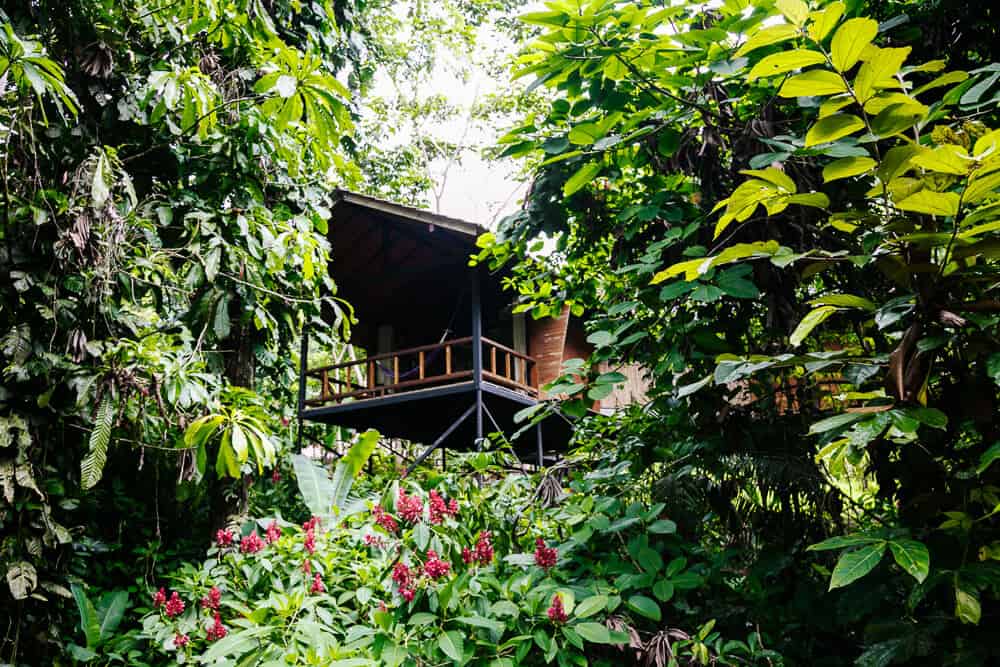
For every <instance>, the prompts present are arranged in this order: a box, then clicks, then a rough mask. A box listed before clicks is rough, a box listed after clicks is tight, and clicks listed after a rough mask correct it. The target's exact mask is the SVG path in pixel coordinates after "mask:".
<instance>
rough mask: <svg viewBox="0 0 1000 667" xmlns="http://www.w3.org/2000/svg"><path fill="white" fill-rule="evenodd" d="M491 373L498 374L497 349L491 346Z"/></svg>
mask: <svg viewBox="0 0 1000 667" xmlns="http://www.w3.org/2000/svg"><path fill="white" fill-rule="evenodd" d="M490 373H493V374H494V375H496V374H497V349H496V348H495V347H493V346H492V345H491V346H490Z"/></svg>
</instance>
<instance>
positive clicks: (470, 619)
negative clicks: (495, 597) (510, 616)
mask: <svg viewBox="0 0 1000 667" xmlns="http://www.w3.org/2000/svg"><path fill="white" fill-rule="evenodd" d="M455 620H456V621H458V622H459V623H465V624H466V625H471V626H473V627H476V628H485V629H487V630H490V631H492V632H503V630H504V628H505V627H507V626H506V625H505V624H504V623H503V622H502V621H495V620H493V619H491V618H484V617H482V616H458V617H456V618H455Z"/></svg>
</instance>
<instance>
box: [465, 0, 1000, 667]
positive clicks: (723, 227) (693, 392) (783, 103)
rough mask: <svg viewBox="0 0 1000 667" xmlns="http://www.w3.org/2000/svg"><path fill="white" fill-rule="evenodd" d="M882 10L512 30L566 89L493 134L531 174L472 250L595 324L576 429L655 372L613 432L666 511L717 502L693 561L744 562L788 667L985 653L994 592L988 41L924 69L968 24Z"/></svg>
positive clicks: (724, 10)
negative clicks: (601, 403) (590, 411)
mask: <svg viewBox="0 0 1000 667" xmlns="http://www.w3.org/2000/svg"><path fill="white" fill-rule="evenodd" d="M934 6H936V5H934ZM878 9H880V10H882V11H886V12H887V13H886V15H884V16H882V17H881V18H883V22H882V23H879V22H878V21H877V20H875V19H873V18H870V17H869V16H867V15H866V12H865V11H864V8H862V7H860V6H859V4H858V3H854V4H851V3H847V4H845V3H842V2H829V3H812V5H807V4H806V3H804V2H800V1H798V0H779V1H778V2H776V3H773V4H772V3H764V2H761V3H752V2H751V3H746V2H726V3H722V4H721V5H720V6H718V7H716V8H715V9H713V10H710V11H705V9H704V8H703V7H702V6H701V5H697V4H695V3H690V4H687V3H677V4H673V5H671V6H670V7H663V8H659V7H655V6H645V7H640V6H632V5H629V6H623V5H611V4H608V3H601V2H593V3H582V4H580V5H579V6H578V5H576V4H573V5H572V6H570V5H569V4H562V3H551V4H549V5H548V9H547V10H546V11H542V12H537V13H533V14H530V15H528V16H526V17H524V18H525V20H527V21H529V22H531V23H534V24H537V25H539V26H542V27H543V29H544V32H543V34H542V35H541V36H540V37H539V39H538V40H536V41H535V42H533V43H532V45H531V46H530V47H529V49H528V50H527V51H526V53H525V54H524V55H523V56H522V58H521V62H522V64H523V66H522V68H521V71H520V73H521V74H522V75H525V76H531V77H534V78H535V81H536V84H535V85H540V86H545V87H548V88H551V89H552V91H553V93H554V97H555V98H554V99H553V101H552V103H551V107H550V109H549V110H548V111H547V112H546V113H544V114H539V115H537V116H534V117H530V118H528V119H526V122H525V123H524V124H523V125H521V126H520V127H517V128H515V129H514V130H512V131H511V132H510V134H509V135H508V136H507V138H506V142H507V144H508V146H509V147H508V149H507V152H508V153H509V154H512V155H526V156H529V157H532V158H533V159H536V160H537V159H538V157H536V156H541V157H542V158H543V159H542V161H540V164H539V166H538V168H537V171H536V176H535V180H534V182H533V189H532V193H531V197H530V198H529V200H528V201H527V202H526V205H525V207H524V209H523V210H522V211H521V212H519V213H517V214H516V215H514V216H511V217H510V218H508V219H507V220H505V221H504V223H503V224H502V225H501V226H500V228H499V230H498V231H497V233H496V235H495V237H493V238H488V239H485V240H484V247H485V249H484V252H483V254H482V259H483V260H484V261H486V260H489V261H491V262H493V263H494V264H501V263H504V262H507V263H510V264H512V265H514V266H515V269H516V277H515V278H514V279H513V280H512V281H511V283H512V286H513V287H515V288H516V289H517V290H518V291H519V292H520V295H521V302H522V305H521V306H520V308H521V309H523V310H530V311H531V312H532V313H534V314H536V315H545V314H548V313H553V312H559V311H560V310H561V309H562V308H564V307H570V308H571V309H572V310H573V311H574V312H576V313H579V314H581V315H582V314H584V313H586V314H588V316H589V317H590V321H591V326H592V333H591V335H590V340H591V342H592V343H593V344H594V345H595V346H596V347H597V352H596V354H595V355H594V357H593V358H592V359H591V360H590V361H589V364H587V365H582V366H581V365H578V364H577V365H574V366H573V367H571V368H568V369H567V375H566V376H565V377H564V378H562V379H561V380H560V381H559V383H558V384H557V386H556V387H554V389H555V390H556V391H558V392H562V393H564V394H566V395H567V400H566V401H564V402H563V403H562V405H561V409H562V410H563V412H568V413H570V414H583V412H584V411H585V410H586V408H587V406H588V405H589V402H590V401H591V400H593V399H596V398H600V397H601V396H602V395H605V394H606V393H607V391H608V388H607V386H606V385H607V380H606V379H607V377H608V373H607V370H606V367H607V365H609V364H610V366H611V367H612V369H611V370H614V368H615V367H617V366H620V365H622V364H625V363H629V362H638V363H640V364H642V365H643V366H644V367H645V368H646V369H647V370H648V373H649V376H650V379H651V382H652V383H653V392H652V398H653V400H652V402H651V403H650V404H649V405H648V406H646V409H644V410H642V411H634V412H633V413H632V414H629V415H626V416H624V417H623V418H620V419H616V420H611V421H610V422H609V423H608V424H607V425H606V426H605V427H604V428H605V429H606V432H607V433H608V434H609V435H613V436H614V437H615V438H616V439H617V442H618V443H619V449H618V451H617V454H618V455H619V456H622V457H624V458H627V459H630V460H632V461H633V463H634V466H635V467H634V470H635V471H636V474H640V471H642V472H641V474H642V476H643V478H644V479H648V480H649V483H650V484H653V485H654V488H656V489H657V492H658V494H659V495H658V497H660V498H661V499H664V500H667V502H668V504H670V505H671V506H673V505H683V506H685V507H686V508H687V509H688V511H690V512H692V513H693V514H695V515H698V514H701V513H703V512H706V511H708V515H707V518H708V520H706V521H704V522H703V523H701V524H699V526H698V528H699V531H698V532H699V534H698V536H697V539H698V540H699V541H700V542H701V543H703V544H705V545H714V548H716V549H723V548H726V547H729V546H733V545H739V547H740V549H741V553H740V555H739V558H738V560H739V561H740V562H741V565H739V566H738V569H739V570H741V571H743V572H746V573H747V574H748V575H749V576H748V578H747V580H746V582H745V583H746V588H745V589H744V590H746V591H749V590H753V591H754V593H753V594H751V595H747V596H746V597H745V598H744V599H743V600H742V601H740V603H739V604H740V605H741V606H742V607H743V608H744V609H746V610H748V611H751V615H752V618H754V620H755V621H756V622H759V623H761V624H762V627H766V628H773V629H775V630H776V629H777V628H782V627H784V628H786V629H787V628H789V627H794V628H796V632H795V633H789V635H788V636H787V644H781V645H779V646H777V648H778V649H779V650H781V651H782V652H783V653H784V654H785V655H786V658H788V659H792V660H795V661H802V662H804V663H808V664H820V663H822V664H844V662H846V661H852V660H854V659H857V660H858V662H859V664H865V665H886V664H891V663H903V662H907V661H911V660H917V659H927V660H929V661H930V662H932V663H934V664H940V663H947V664H982V663H985V662H989V661H990V659H991V656H992V658H993V659H995V655H996V651H997V650H998V647H997V646H996V644H995V641H994V638H993V635H992V633H991V632H990V631H989V629H988V627H989V624H988V622H986V620H985V619H986V618H988V616H989V614H990V612H991V610H992V609H993V608H995V606H996V600H997V595H998V593H1000V589H998V584H1000V578H998V575H1000V570H998V569H997V567H996V563H995V560H994V556H993V549H994V546H993V545H994V544H995V543H996V540H997V537H998V535H997V524H996V521H995V518H994V516H995V515H994V513H995V508H996V506H997V496H996V486H995V480H994V476H995V474H996V473H995V469H994V468H993V467H991V463H992V462H993V460H994V458H995V457H996V452H997V449H996V443H997V436H998V433H997V431H996V428H997V421H996V418H995V415H996V414H997V399H998V381H1000V377H998V375H997V368H998V363H1000V354H998V347H997V323H998V312H1000V309H998V307H997V300H996V287H997V284H998V283H997V263H996V261H997V255H996V243H997V241H996V236H995V234H996V231H997V229H998V224H997V222H996V216H997V213H998V208H997V205H996V201H997V196H998V195H997V192H996V190H997V186H998V185H1000V180H998V179H997V177H996V169H997V166H998V165H1000V162H998V161H997V158H996V151H997V147H998V141H997V138H998V137H1000V134H998V133H997V132H996V131H995V130H996V128H997V127H998V118H997V99H998V98H997V81H998V80H1000V76H998V74H997V67H998V66H997V65H995V64H991V62H990V61H991V59H992V57H993V55H994V54H993V52H992V49H994V48H995V42H991V41H990V40H989V39H988V38H983V37H982V35H981V33H979V32H977V31H975V30H972V31H969V32H968V33H966V34H965V35H964V36H963V37H958V39H959V43H958V44H957V45H955V46H954V47H951V46H950V45H949V47H948V50H947V51H943V50H941V46H939V47H938V50H931V51H930V52H928V46H929V45H933V44H934V43H935V42H937V43H938V44H939V45H940V40H939V39H938V38H935V39H934V40H926V39H925V37H924V35H925V33H930V34H931V35H941V34H949V31H952V30H954V31H955V32H956V33H957V32H958V30H959V27H957V25H953V24H947V23H945V24H944V25H939V24H936V23H934V21H935V19H934V18H932V17H938V18H939V19H941V18H946V17H949V16H951V14H950V13H949V12H945V11H943V10H942V11H941V12H940V14H936V13H935V10H934V9H933V6H931V5H928V6H926V7H920V8H919V14H920V15H921V16H922V18H923V19H924V21H925V22H922V23H920V24H913V23H908V22H907V17H906V16H905V15H903V14H902V13H901V12H902V8H901V7H897V6H895V5H891V6H888V7H880V8H878ZM988 17H989V12H988V10H987V13H986V15H985V18H987V19H988ZM983 18H984V17H983V16H978V15H976V14H975V13H973V14H972V15H969V16H963V17H962V18H961V19H955V20H957V21H958V22H959V23H960V24H961V25H962V26H964V25H965V22H966V21H968V24H969V25H980V22H981V21H982V20H983ZM932 24H933V25H932ZM978 39H982V41H975V40H978ZM963 40H967V41H963ZM915 53H919V55H920V57H915V55H914V54H915ZM952 53H955V54H956V57H957V59H958V60H959V61H960V62H961V63H962V64H965V65H967V66H969V67H970V71H960V70H949V69H948V68H947V62H946V61H947V59H948V56H949V55H951V54H952ZM546 237H548V238H549V239H550V240H549V242H548V243H549V245H551V246H553V247H554V248H555V251H554V253H553V254H551V255H543V254H539V253H538V252H537V250H538V249H541V248H543V247H544V245H545V241H544V239H545V238H546ZM813 552H816V553H813ZM828 552H832V553H828ZM887 554H889V555H887ZM757 575H764V578H763V579H757ZM779 582H780V583H779ZM758 586H759V588H758ZM827 587H829V589H830V591H831V592H829V593H827V592H825V591H824V589H825V588H827ZM722 627H723V628H724V627H725V626H724V625H723V626H722ZM833 656H835V657H833Z"/></svg>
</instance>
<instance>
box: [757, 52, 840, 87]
mask: <svg viewBox="0 0 1000 667" xmlns="http://www.w3.org/2000/svg"><path fill="white" fill-rule="evenodd" d="M824 62H826V58H824V57H823V54H822V53H819V52H818V51H810V50H809V49H792V50H791V51H782V52H781V53H772V54H771V55H769V56H767V57H766V58H764V59H763V60H761V61H760V62H759V63H757V64H756V65H754V66H753V69H751V70H750V73H749V74H748V75H747V80H748V81H753V80H755V79H759V78H761V77H764V76H775V75H777V74H784V73H785V72H791V71H792V70H796V69H802V68H804V67H809V66H810V65H819V64H820V63H824Z"/></svg>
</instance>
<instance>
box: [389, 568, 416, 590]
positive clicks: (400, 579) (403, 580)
mask: <svg viewBox="0 0 1000 667" xmlns="http://www.w3.org/2000/svg"><path fill="white" fill-rule="evenodd" d="M414 578H415V577H414V575H413V572H412V571H411V570H410V568H409V567H408V566H407V565H406V563H396V565H395V566H394V567H393V568H392V580H393V581H395V582H396V585H397V586H399V588H400V589H403V588H409V587H410V584H411V583H413V579H414Z"/></svg>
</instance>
